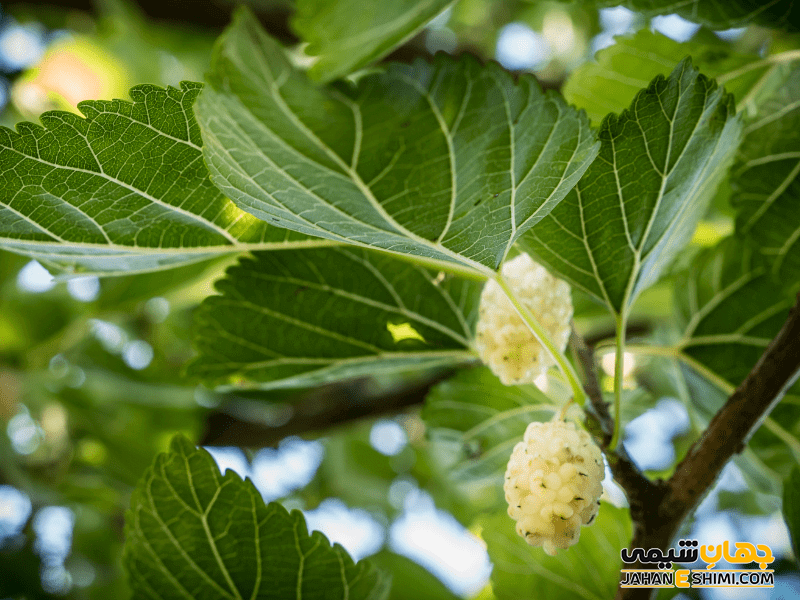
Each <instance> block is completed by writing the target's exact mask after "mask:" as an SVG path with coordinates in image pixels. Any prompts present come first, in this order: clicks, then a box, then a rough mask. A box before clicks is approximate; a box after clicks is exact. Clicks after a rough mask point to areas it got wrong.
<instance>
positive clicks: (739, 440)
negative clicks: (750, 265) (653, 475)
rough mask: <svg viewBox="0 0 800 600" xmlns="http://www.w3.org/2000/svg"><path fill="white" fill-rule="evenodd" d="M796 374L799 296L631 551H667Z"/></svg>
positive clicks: (641, 597)
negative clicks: (654, 549)
mask: <svg viewBox="0 0 800 600" xmlns="http://www.w3.org/2000/svg"><path fill="white" fill-rule="evenodd" d="M798 375H800V294H798V296H797V301H796V302H795V305H794V306H793V307H792V310H791V311H789V316H788V317H787V319H786V322H785V323H784V324H783V327H782V328H781V330H780V331H779V332H778V335H777V336H776V337H775V339H773V340H772V342H770V344H769V346H767V349H766V350H765V351H764V354H763V355H762V356H761V358H760V359H759V361H758V362H757V363H756V365H755V366H754V367H753V369H752V370H751V371H750V373H749V374H748V375H747V377H746V378H745V379H744V381H743V382H742V383H741V385H739V387H738V388H737V389H736V391H734V392H733V394H732V395H731V397H730V398H728V400H727V402H726V403H725V404H724V405H723V406H722V408H720V410H719V412H717V414H716V415H715V416H714V418H713V419H712V420H711V423H709V425H708V427H707V428H706V430H705V432H704V433H703V435H702V436H701V437H700V439H698V440H697V441H696V442H695V443H694V444H693V445H692V447H691V448H690V449H689V452H688V454H687V455H686V457H685V458H684V459H683V460H682V461H681V462H680V463H679V464H678V466H677V468H676V470H675V473H674V474H673V475H672V477H671V478H670V479H669V480H668V481H667V482H666V484H665V487H664V494H663V496H662V497H661V498H660V501H659V502H657V503H654V504H651V505H649V506H646V507H645V511H644V518H643V520H642V522H641V523H640V524H637V525H639V526H637V527H636V528H635V529H634V536H633V542H632V544H631V547H633V548H646V549H649V548H660V549H661V550H662V551H666V550H667V547H668V546H669V544H670V543H671V542H672V540H673V538H674V537H675V536H676V535H677V533H678V530H679V528H680V526H681V524H682V523H683V521H684V520H685V519H686V518H687V517H688V516H689V515H690V514H691V512H692V511H693V510H694V509H695V507H696V506H697V505H698V504H699V503H700V501H701V500H702V499H703V497H704V496H705V494H706V493H707V492H708V490H709V489H710V488H711V486H712V485H713V484H714V482H715V481H716V480H717V477H718V476H719V474H720V472H721V471H722V468H723V467H724V466H725V464H726V463H727V462H728V461H729V460H730V459H731V458H732V457H733V456H734V455H735V454H738V453H739V452H741V451H742V450H743V449H744V447H745V444H746V443H747V441H748V440H749V439H750V436H751V435H752V434H753V433H754V432H755V431H756V429H758V427H759V425H760V424H761V422H762V421H763V420H764V419H765V418H766V417H767V416H768V415H769V413H770V411H771V410H772V409H773V408H774V407H775V405H776V404H777V403H778V402H780V400H781V398H783V395H784V394H785V393H786V391H787V390H788V389H789V388H790V387H791V386H792V385H793V384H794V382H795V381H796V380H797V378H798ZM632 516H633V514H632ZM652 592H653V590H652V589H649V588H619V589H618V590H617V600H645V599H647V598H650V596H651V593H652Z"/></svg>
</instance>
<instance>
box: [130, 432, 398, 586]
mask: <svg viewBox="0 0 800 600" xmlns="http://www.w3.org/2000/svg"><path fill="white" fill-rule="evenodd" d="M125 534H126V541H125V553H124V563H125V566H126V568H127V570H128V574H129V576H130V581H131V586H132V588H133V591H134V598H137V599H138V598H153V599H158V600H169V599H172V598H174V599H176V600H178V599H180V600H185V599H188V598H195V599H197V600H201V599H208V600H211V599H212V598H213V599H214V600H218V599H221V598H229V599H236V600H244V599H245V598H249V599H256V598H258V599H264V600H266V599H275V600H278V599H280V600H283V599H285V598H295V597H296V598H301V597H302V598H303V599H304V600H306V599H312V598H319V599H320V600H322V599H323V598H324V599H328V598H341V599H345V598H347V599H349V600H357V599H364V600H367V599H368V600H379V599H382V598H386V596H387V593H388V586H389V582H388V579H387V578H386V577H385V576H384V575H383V574H382V573H381V572H380V571H378V570H377V569H376V568H375V567H373V566H372V565H371V564H370V563H369V562H368V561H361V562H359V563H357V564H354V563H353V560H352V559H351V558H350V556H349V555H348V554H347V552H345V550H344V549H343V548H342V547H341V546H339V545H338V544H336V545H334V546H333V547H331V546H330V545H329V542H328V540H327V539H326V538H325V536H324V535H322V534H321V533H319V532H318V531H315V532H312V533H311V534H309V533H308V531H307V529H306V524H305V520H304V519H303V515H302V513H300V512H299V511H292V512H291V513H289V512H287V510H286V509H285V508H283V506H281V505H280V504H278V503H275V502H272V503H270V504H268V505H267V504H264V501H263V500H262V498H261V495H260V494H259V493H258V491H257V490H256V488H255V486H253V484H252V482H251V481H249V480H245V481H242V480H241V479H240V478H239V476H238V475H236V474H235V473H234V472H233V471H227V472H226V473H225V475H221V474H220V472H219V469H218V468H217V465H216V464H215V463H214V460H213V459H212V458H211V455H210V454H208V452H206V451H205V450H202V449H198V448H195V446H194V445H192V443H191V442H189V440H187V439H186V438H184V437H181V436H178V437H176V438H174V439H173V440H172V444H171V447H170V452H169V453H168V454H160V455H159V456H157V457H156V459H155V462H154V463H153V465H152V466H151V467H150V468H149V469H148V470H147V471H146V472H145V475H144V477H143V478H142V480H141V481H140V482H139V484H138V486H137V487H136V489H135V490H134V493H133V497H132V498H131V509H130V510H129V511H128V513H127V515H126V525H125Z"/></svg>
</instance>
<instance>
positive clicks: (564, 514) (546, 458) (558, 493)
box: [503, 421, 605, 556]
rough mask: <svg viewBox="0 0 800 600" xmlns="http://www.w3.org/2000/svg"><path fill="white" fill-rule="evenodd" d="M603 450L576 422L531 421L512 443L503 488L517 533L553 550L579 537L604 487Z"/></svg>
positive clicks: (568, 544)
mask: <svg viewBox="0 0 800 600" xmlns="http://www.w3.org/2000/svg"><path fill="white" fill-rule="evenodd" d="M604 473H605V469H604V467H603V455H602V453H601V452H600V448H598V447H597V444H595V443H594V441H593V440H592V438H591V437H590V436H589V434H588V433H587V432H585V431H583V430H577V429H576V428H575V424H574V423H564V422H562V421H551V422H549V423H531V424H530V425H528V428H527V429H526V430H525V436H524V438H523V441H522V442H519V443H518V444H517V445H516V446H514V451H513V452H512V453H511V459H510V460H509V461H508V468H507V469H506V476H505V484H504V485H503V489H504V490H505V493H506V501H507V502H508V514H509V515H510V516H511V517H512V518H513V519H514V520H515V521H516V522H517V533H518V534H519V535H521V536H522V537H524V538H525V541H526V542H528V543H529V544H530V545H531V546H542V547H543V549H544V551H545V552H547V554H549V555H551V556H555V554H556V553H557V551H558V549H559V548H560V549H567V548H569V547H570V546H572V545H573V544H576V543H578V538H579V537H580V530H581V525H590V524H591V523H592V521H593V520H594V518H595V517H596V516H597V511H598V510H599V507H600V494H601V493H602V492H603V486H602V484H601V482H602V481H603V476H604Z"/></svg>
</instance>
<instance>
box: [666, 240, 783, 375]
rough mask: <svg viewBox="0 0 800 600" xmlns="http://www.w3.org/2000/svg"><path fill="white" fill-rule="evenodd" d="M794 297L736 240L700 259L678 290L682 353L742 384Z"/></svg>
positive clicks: (748, 249)
mask: <svg viewBox="0 0 800 600" xmlns="http://www.w3.org/2000/svg"><path fill="white" fill-rule="evenodd" d="M792 304H793V302H792V297H791V295H789V294H787V293H786V292H783V291H782V290H781V287H780V285H779V284H778V283H776V282H775V281H774V280H773V279H772V277H770V274H769V272H768V265H767V264H766V263H765V261H764V260H763V259H762V258H761V257H760V256H759V255H758V254H757V253H756V252H755V251H754V250H753V248H752V246H751V245H747V244H744V243H743V242H742V240H740V239H737V238H729V239H727V240H725V241H724V242H723V243H721V244H720V245H719V246H717V247H716V248H714V249H712V250H710V251H708V252H706V253H704V254H703V255H701V256H700V257H699V258H698V259H697V260H696V261H695V263H694V265H693V266H692V268H691V269H690V270H689V272H688V273H687V274H686V276H685V277H683V278H681V279H680V280H679V281H678V283H677V285H676V302H675V306H676V308H677V310H678V313H679V314H678V317H679V322H681V323H682V324H683V336H682V338H681V339H680V340H679V341H678V343H677V344H676V347H677V349H678V350H679V351H680V352H682V353H683V354H685V355H687V356H689V357H690V358H692V359H693V360H694V361H696V362H698V363H699V364H700V365H702V366H703V367H705V368H706V369H708V370H709V371H711V372H712V373H713V374H714V375H715V376H717V377H719V378H721V379H722V380H724V381H725V382H727V383H728V384H730V385H731V386H737V385H739V384H740V383H741V382H742V380H743V379H744V378H745V377H746V376H747V374H748V373H749V372H750V369H752V368H753V366H754V365H755V364H756V362H757V361H758V359H759V358H760V357H761V355H762V354H763V353H764V350H765V349H766V347H767V345H768V344H769V343H770V341H772V338H774V337H775V335H776V334H777V333H778V331H779V330H780V328H781V327H782V326H783V323H784V321H785V320H786V317H787V315H788V314H789V308H790V307H791V306H792Z"/></svg>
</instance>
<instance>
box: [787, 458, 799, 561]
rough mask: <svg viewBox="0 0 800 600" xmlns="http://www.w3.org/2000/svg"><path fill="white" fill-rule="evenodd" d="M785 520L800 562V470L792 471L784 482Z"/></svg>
mask: <svg viewBox="0 0 800 600" xmlns="http://www.w3.org/2000/svg"><path fill="white" fill-rule="evenodd" d="M783 518H784V519H785V520H786V526H787V527H788V528H789V533H790V534H791V538H792V548H793V550H794V555H795V559H796V560H800V469H798V468H797V467H795V468H794V469H792V473H791V475H789V477H787V478H786V481H784V482H783Z"/></svg>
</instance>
